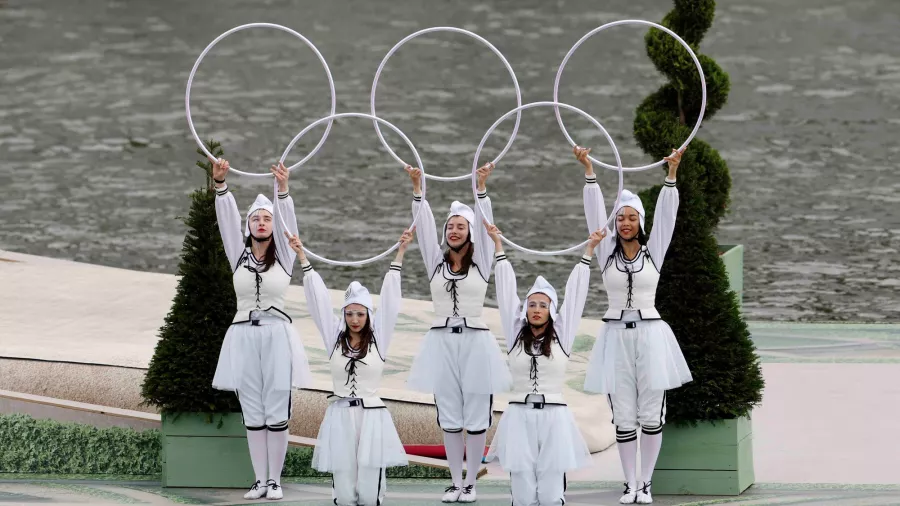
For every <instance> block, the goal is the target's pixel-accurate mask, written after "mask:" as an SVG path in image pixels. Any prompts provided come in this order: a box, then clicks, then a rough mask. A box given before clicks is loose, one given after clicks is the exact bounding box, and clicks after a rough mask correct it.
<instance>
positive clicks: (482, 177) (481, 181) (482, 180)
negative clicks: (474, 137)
mask: <svg viewBox="0 0 900 506" xmlns="http://www.w3.org/2000/svg"><path fill="white" fill-rule="evenodd" d="M493 170H494V164H493V162H488V163H486V164H484V165H482V166H481V167H478V170H477V171H475V172H476V174H477V176H476V178H477V182H478V191H480V192H484V191H487V186H486V185H487V180H488V177H489V176H490V175H491V171H493Z"/></svg>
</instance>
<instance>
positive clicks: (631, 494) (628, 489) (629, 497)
mask: <svg viewBox="0 0 900 506" xmlns="http://www.w3.org/2000/svg"><path fill="white" fill-rule="evenodd" d="M635 501H637V492H636V491H635V490H634V489H633V488H632V486H631V485H630V484H628V483H626V484H625V492H623V493H622V497H620V498H619V504H634V503H635Z"/></svg>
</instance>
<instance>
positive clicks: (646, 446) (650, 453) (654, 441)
mask: <svg viewBox="0 0 900 506" xmlns="http://www.w3.org/2000/svg"><path fill="white" fill-rule="evenodd" d="M645 430H648V431H650V432H656V434H647V433H646V432H643V431H642V432H641V481H645V482H648V481H650V479H651V478H652V477H653V468H654V467H656V459H657V457H659V449H660V448H662V427H659V428H649V429H645Z"/></svg>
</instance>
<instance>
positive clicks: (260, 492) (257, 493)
mask: <svg viewBox="0 0 900 506" xmlns="http://www.w3.org/2000/svg"><path fill="white" fill-rule="evenodd" d="M268 490H269V489H268V488H266V487H264V486H262V482H260V481H259V480H256V483H254V484H253V486H251V487H250V490H248V491H247V493H246V494H244V499H250V500H254V499H259V498H260V497H265V496H266V492H268Z"/></svg>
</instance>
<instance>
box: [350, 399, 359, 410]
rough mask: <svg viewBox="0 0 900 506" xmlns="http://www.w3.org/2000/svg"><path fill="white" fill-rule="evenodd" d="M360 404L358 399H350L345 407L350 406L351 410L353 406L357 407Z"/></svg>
mask: <svg viewBox="0 0 900 506" xmlns="http://www.w3.org/2000/svg"><path fill="white" fill-rule="evenodd" d="M360 404H362V401H360V400H359V399H351V400H349V401H347V406H350V407H351V408H352V407H354V406H359V405H360Z"/></svg>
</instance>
